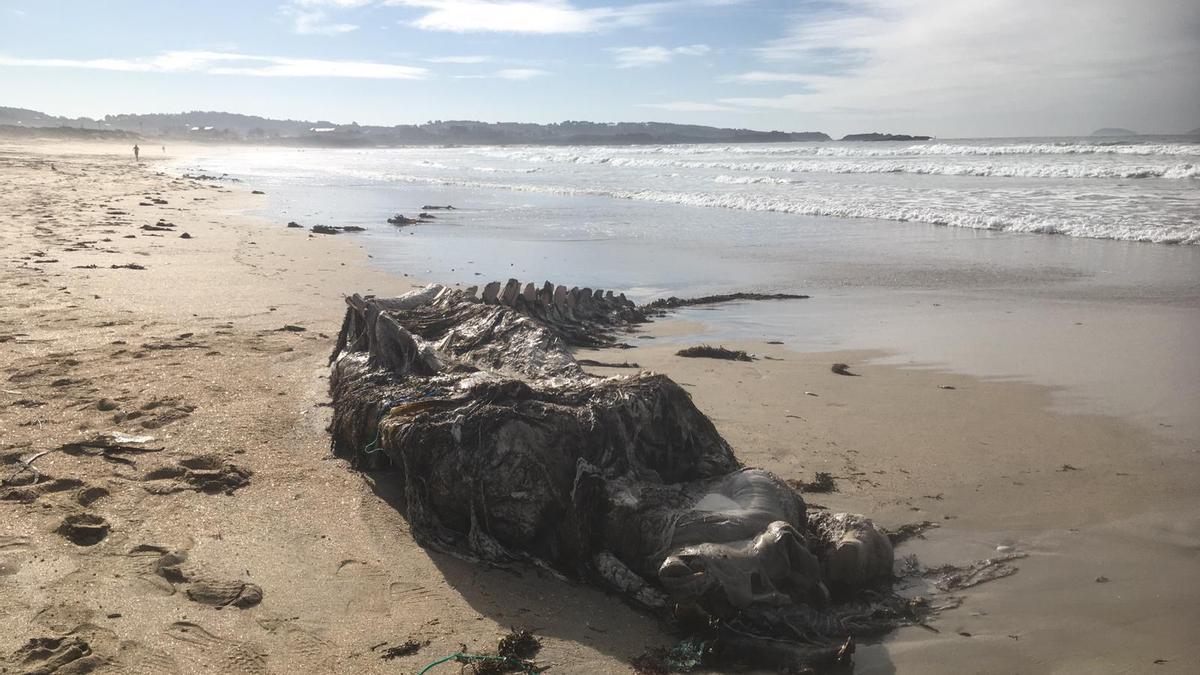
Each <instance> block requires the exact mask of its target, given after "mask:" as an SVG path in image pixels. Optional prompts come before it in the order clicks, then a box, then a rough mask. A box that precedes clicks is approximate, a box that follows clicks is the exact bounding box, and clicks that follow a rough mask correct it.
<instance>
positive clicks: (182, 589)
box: [0, 144, 1200, 673]
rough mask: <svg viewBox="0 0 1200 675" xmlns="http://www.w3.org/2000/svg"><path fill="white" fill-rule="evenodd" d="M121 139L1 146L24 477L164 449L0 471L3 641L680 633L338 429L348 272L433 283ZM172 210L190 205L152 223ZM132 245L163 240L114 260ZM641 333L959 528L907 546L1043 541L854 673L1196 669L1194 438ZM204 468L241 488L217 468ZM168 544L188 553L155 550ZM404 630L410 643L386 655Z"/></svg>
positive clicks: (370, 646) (680, 371)
mask: <svg viewBox="0 0 1200 675" xmlns="http://www.w3.org/2000/svg"><path fill="white" fill-rule="evenodd" d="M147 154H148V155H150V156H151V157H153V155H154V154H155V153H147ZM127 155H128V150H127V148H125V147H124V146H120V147H113V146H98V145H88V146H83V145H68V144H43V145H22V146H18V145H7V146H5V145H0V213H2V214H3V215H4V221H3V222H2V223H0V255H2V257H3V261H4V262H3V267H2V268H0V471H2V473H3V476H2V477H4V478H8V477H9V476H11V475H12V474H13V472H14V471H15V470H16V469H17V468H18V466H19V465H18V464H16V462H17V460H18V458H29V457H31V456H33V455H35V454H37V453H40V452H42V451H46V450H53V449H56V448H60V447H62V446H63V445H64V444H67V443H71V442H80V441H85V440H88V439H92V438H93V437H95V436H96V435H97V434H99V433H103V432H121V433H126V434H134V435H149V436H153V437H154V438H153V440H152V441H149V442H146V443H144V444H141V445H143V446H145V447H148V448H161V450H158V451H155V452H144V453H135V454H128V453H118V454H112V453H110V455H109V456H105V455H103V454H102V453H99V452H98V451H95V450H92V451H88V450H86V449H85V450H83V451H76V452H75V453H74V454H69V453H67V452H64V451H55V452H51V453H50V454H47V455H44V456H42V457H40V458H39V459H38V460H37V461H36V462H35V463H34V466H35V467H37V469H38V470H39V471H40V472H41V473H42V474H44V475H43V477H42V481H41V483H40V484H39V485H40V487H39V488H37V489H28V488H0V496H2V497H3V500H0V626H4V630H0V658H3V657H4V656H5V655H9V654H13V653H15V652H17V650H18V649H19V648H21V647H22V645H25V644H26V643H27V642H28V641H29V640H31V639H34V638H57V637H61V636H68V637H67V639H66V640H64V641H62V643H61V646H60V649H59V651H60V652H65V651H66V649H67V647H69V645H71V644H75V645H77V647H78V646H79V645H81V644H82V643H86V644H87V649H89V650H90V652H91V656H90V657H86V658H85V659H84V660H81V661H76V663H75V666H76V667H78V666H81V665H94V666H95V667H97V668H99V669H106V670H108V671H111V672H147V673H150V672H154V673H170V672H245V673H259V672H287V671H290V672H388V673H396V672H415V671H416V670H418V669H419V668H420V667H421V666H422V665H424V664H425V663H427V662H429V661H432V660H434V659H436V658H439V657H441V656H444V655H447V654H451V653H453V652H455V651H457V650H458V649H459V645H460V644H465V645H467V647H468V648H469V649H472V650H483V649H487V648H489V647H491V646H493V645H494V643H495V641H496V639H497V637H498V636H500V635H501V634H503V633H504V632H505V631H506V630H507V628H508V627H510V626H516V627H522V628H532V629H534V630H535V631H536V632H537V633H538V634H539V635H541V636H542V638H543V642H544V648H543V650H542V652H541V653H540V655H539V657H538V661H539V663H541V664H543V665H547V666H550V667H551V669H552V670H551V671H550V672H563V673H583V672H614V673H622V672H629V667H628V666H627V665H626V662H627V660H628V659H629V658H630V657H633V656H635V655H637V654H639V653H641V652H642V651H644V650H645V649H646V648H647V647H650V646H654V645H659V644H666V643H668V642H669V641H670V636H668V635H665V634H664V633H663V632H662V631H661V629H660V628H659V627H658V626H657V624H656V623H655V622H654V621H652V620H651V619H650V618H648V617H646V616H643V615H641V614H639V613H637V612H634V611H632V610H630V609H629V608H627V607H626V606H625V605H623V604H622V603H621V602H620V601H618V600H616V599H614V598H612V597H609V596H607V595H605V594H604V593H601V592H599V591H597V590H594V589H591V588H586V587H577V586H570V585H567V584H564V583H561V582H559V581H555V580H553V579H550V578H545V577H544V576H542V575H540V574H539V573H537V572H535V571H532V570H531V571H528V572H525V573H524V574H521V575H519V576H518V575H513V574H510V573H507V572H500V571H495V570H490V569H485V568H483V567H480V566H476V565H471V564H468V563H464V562H462V561H459V560H457V559H454V558H449V557H447V556H443V555H439V554H434V553H430V552H428V551H425V550H423V549H421V548H420V547H418V546H417V545H416V544H415V543H414V542H413V541H412V539H411V537H410V535H409V533H408V529H407V526H406V524H405V522H404V520H403V518H402V517H400V516H399V514H398V513H397V512H396V511H395V509H393V508H392V507H391V506H390V505H389V504H388V502H387V501H386V498H387V497H389V496H390V495H389V492H388V490H387V485H386V477H382V478H383V480H382V481H381V482H380V484H379V485H375V483H374V481H373V480H372V477H371V476H364V475H361V474H357V473H354V472H352V471H351V470H350V469H349V468H348V466H347V465H346V463H345V462H343V461H341V460H338V459H334V458H333V457H331V455H330V452H329V445H328V443H329V441H328V436H327V434H326V433H325V431H324V427H325V424H326V422H327V418H328V408H327V407H325V406H326V403H327V401H328V396H327V392H326V381H327V380H326V359H327V357H328V355H329V351H330V349H331V348H332V344H333V340H332V336H333V335H334V334H335V332H336V330H337V328H338V325H339V322H340V318H341V314H342V307H343V304H342V301H341V297H342V295H343V294H345V293H350V292H356V291H357V292H374V293H377V294H392V293H398V292H402V291H405V290H407V289H409V288H410V287H412V285H413V283H412V282H411V281H410V280H408V279H405V278H403V277H395V276H389V275H387V274H383V273H381V272H379V271H377V270H374V269H372V268H370V267H369V266H368V262H369V261H368V260H367V259H366V255H365V254H364V253H363V252H362V251H361V249H360V248H359V247H358V246H357V245H356V244H355V243H354V238H353V235H350V234H345V235H338V236H322V235H314V236H309V233H308V232H307V231H305V230H299V229H288V228H285V227H284V225H283V223H275V222H264V221H262V220H259V219H256V218H253V217H250V216H247V215H245V210H246V209H248V208H250V207H252V206H253V205H254V204H255V201H254V200H258V199H262V197H261V196H258V195H252V194H250V190H251V189H252V186H248V185H242V184H238V183H224V182H212V181H193V180H182V179H174V178H171V177H169V176H164V175H159V174H156V173H155V169H154V165H153V162H152V161H151V162H149V163H143V164H142V165H140V166H139V165H134V164H133V163H132V162H131V161H130V158H129V157H128V156H127ZM148 197H151V198H158V199H163V200H165V201H166V203H165V204H155V203H154V202H153V201H150V200H148V199H147V198H148ZM142 203H148V204H151V205H149V206H140V205H139V204H142ZM160 219H162V220H165V221H168V222H170V223H174V227H173V228H168V229H167V230H166V231H148V230H143V229H140V228H141V226H143V225H147V224H154V223H156V222H158V221H159V220H160ZM182 232H187V233H188V234H189V235H191V237H190V238H186V239H185V238H181V236H180V235H181V233H182ZM131 235H132V236H131ZM130 263H133V264H136V265H139V266H142V267H144V268H145V269H130V268H128V267H119V268H113V267H112V266H113V265H128V264H130ZM91 265H95V267H90V266H91ZM284 326H296V327H300V328H303V329H304V330H302V331H299V330H280V329H282V328H283V327H284ZM685 329H686V326H680V325H677V324H674V323H672V322H670V321H668V322H665V323H660V324H656V325H655V326H653V327H652V329H651V331H650V333H649V334H650V335H654V334H656V333H665V332H670V331H679V330H685ZM637 342H638V344H639V345H641V346H639V347H638V348H637V349H633V350H627V351H622V352H620V353H619V354H618V353H613V352H607V353H598V354H589V356H591V357H592V358H596V359H598V360H604V361H611V360H629V361H636V362H638V363H640V364H641V365H642V366H643V367H646V368H651V369H654V370H659V371H662V372H665V373H667V374H669V375H671V376H672V377H673V378H675V379H676V380H677V381H679V382H681V383H686V384H687V386H688V388H689V391H691V392H692V393H693V395H694V397H695V400H696V402H697V404H698V405H699V407H700V408H701V409H702V410H703V411H705V412H706V413H707V414H708V415H709V416H711V417H712V418H713V420H714V422H715V423H716V424H717V426H718V428H719V429H720V430H721V432H722V433H723V434H725V436H726V437H727V438H728V439H729V441H730V442H731V444H732V445H733V446H734V448H735V449H736V450H737V452H738V454H739V456H740V457H741V458H742V459H743V461H745V462H746V463H747V464H751V465H758V466H763V467H766V468H768V469H771V470H772V471H775V472H776V473H778V474H779V475H781V476H783V477H785V478H805V479H808V478H811V477H812V474H813V473H814V472H817V471H826V472H829V473H832V474H833V475H835V476H836V477H837V478H836V482H837V485H838V491H837V492H834V493H831V494H821V495H812V496H811V497H810V501H812V502H816V503H819V504H821V505H823V506H827V507H830V508H835V509H839V510H853V511H858V512H862V513H867V514H870V515H872V516H874V517H875V518H876V519H877V520H878V521H879V522H881V523H882V524H884V525H885V526H896V525H901V524H905V523H911V522H917V521H924V520H929V521H933V522H934V523H936V524H937V525H939V526H940V527H938V528H937V529H933V530H930V531H929V532H928V533H927V538H926V539H925V540H913V541H912V542H910V543H909V544H906V545H905V546H903V547H902V548H901V549H900V550H899V551H898V553H899V554H900V555H908V554H915V555H916V556H917V557H918V559H919V560H920V562H921V563H922V564H923V565H926V566H933V565H936V564H940V563H949V562H953V563H962V562H969V561H971V560H975V559H979V558H983V557H987V556H989V555H994V553H995V549H996V547H997V546H1010V547H1013V548H1014V549H1015V550H1017V551H1021V552H1025V553H1028V557H1027V558H1025V559H1023V560H1021V561H1019V567H1020V571H1019V572H1018V573H1017V574H1016V575H1015V576H1012V577H1009V578H1006V579H1001V580H998V581H994V582H990V583H988V584H984V585H981V586H978V587H976V588H973V589H970V590H968V591H965V592H962V593H960V594H959V595H961V596H962V598H963V605H962V606H961V607H960V608H959V609H956V610H951V611H947V612H944V613H942V614H941V615H940V616H939V617H938V618H937V619H936V620H935V621H934V622H933V624H932V625H933V626H934V627H935V628H936V629H937V630H938V631H940V632H937V633H933V632H930V631H926V630H923V629H919V628H911V629H904V630H901V631H899V632H897V633H896V634H894V635H893V636H890V637H889V638H888V639H887V640H885V641H884V643H883V644H876V645H864V646H862V647H860V651H859V654H858V668H857V670H856V672H864V673H868V672H869V673H888V672H920V673H926V672H947V673H961V672H987V673H1014V672H1080V673H1084V672H1086V673H1096V672H1145V671H1152V672H1164V673H1166V672H1181V673H1182V672H1195V669H1196V666H1197V664H1198V663H1200V644H1198V643H1197V642H1196V640H1195V635H1196V632H1197V629H1198V628H1200V597H1198V596H1200V590H1198V589H1200V510H1198V509H1197V507H1198V506H1200V496H1198V495H1197V491H1196V485H1197V484H1198V483H1197V479H1198V478H1200V471H1198V469H1197V456H1196V447H1195V442H1194V439H1189V438H1186V437H1184V436H1182V435H1172V430H1171V429H1150V428H1143V427H1139V426H1137V425H1135V424H1133V423H1131V422H1129V421H1125V420H1121V419H1117V418H1114V417H1105V416H1099V415H1085V414H1065V413H1063V412H1054V411H1053V406H1052V403H1051V391H1050V390H1049V389H1047V388H1044V387H1038V386H1034V385H1030V384H1021V383H1015V382H1010V381H994V380H982V379H976V378H969V377H965V376H962V375H953V374H948V373H944V372H938V371H935V370H928V369H906V368H901V367H898V366H895V365H881V364H878V363H876V362H875V359H876V358H877V357H882V356H885V355H886V353H885V352H856V353H836V354H830V353H798V352H794V351H789V350H788V349H787V347H786V345H782V346H779V345H764V344H747V345H740V347H741V348H744V349H747V350H749V351H752V352H755V353H757V354H758V355H760V356H762V357H767V356H769V357H771V359H767V358H760V359H759V360H757V361H755V362H753V363H737V362H725V361H712V360H704V359H695V360H691V359H682V358H678V357H675V356H674V355H673V352H674V347H671V348H668V347H660V346H655V342H654V341H653V340H644V341H642V340H639V341H637ZM728 346H731V347H732V346H735V345H728ZM880 347H881V348H886V347H887V345H880ZM834 361H842V362H847V363H850V364H852V366H853V367H852V370H853V371H854V372H857V373H859V374H860V375H861V376H860V377H845V376H840V375H836V374H833V373H831V372H830V369H829V365H830V364H831V363H833V362H834ZM595 371H596V372H603V373H619V372H623V371H613V370H609V369H603V368H597V369H595ZM942 387H953V389H949V388H942ZM806 392H811V393H812V394H816V396H811V395H808V394H807V393H806ZM101 401H103V403H101ZM102 408H104V409H102ZM246 472H249V475H248V479H245V478H244V476H245V474H246ZM26 475H28V474H26ZM18 478H22V477H18ZM243 480H245V484H244V485H239V483H240V482H242V481H243ZM214 481H216V483H215V484H216V485H218V487H223V488H226V489H225V490H224V491H221V490H217V491H215V493H213V494H209V493H207V492H205V491H202V490H199V489H196V488H197V486H203V485H205V484H208V485H213V484H214ZM18 482H19V481H18ZM206 482H207V483H206ZM80 514H91V515H94V516H99V517H100V518H102V519H103V520H104V522H105V523H107V525H108V527H109V530H108V533H107V536H106V537H105V538H104V539H103V540H102V541H101V542H100V543H98V544H95V545H91V546H81V545H77V544H75V543H72V542H70V541H68V540H67V538H65V537H64V536H62V535H61V534H59V533H58V532H57V530H58V529H59V528H60V525H61V524H62V523H63V522H64V520H65V519H68V518H69V517H72V516H78V515H80ZM164 551H167V552H173V553H175V554H178V558H177V559H176V560H179V559H182V562H181V563H180V564H178V565H176V566H170V565H167V568H166V569H163V564H164V562H165V563H170V562H172V559H170V558H166V559H164V558H163V552H164ZM156 566H157V567H156ZM1101 580H1102V581H1101ZM247 584H252V586H248V585H247ZM255 586H257V587H259V588H261V590H262V594H263V597H262V600H261V602H259V603H257V604H253V605H251V606H248V607H246V608H239V607H236V606H232V605H231V606H226V607H223V608H219V609H218V608H216V607H214V606H211V605H209V604H204V603H202V602H199V601H197V599H196V598H198V599H201V600H203V599H204V597H205V596H206V593H205V592H206V591H210V592H215V594H216V595H221V594H222V593H226V595H225V596H223V597H225V598H226V599H228V598H233V597H235V596H236V597H238V598H241V600H238V601H237V602H240V603H243V604H250V603H252V602H253V600H254V598H253V597H252V596H253V593H254V591H253V589H254V587H255ZM239 592H240V593H241V595H238V593H239ZM210 594H211V593H210ZM410 639H411V640H415V641H417V642H418V643H419V644H422V645H424V646H422V647H421V649H420V650H419V651H418V652H417V653H416V654H415V655H411V656H406V657H402V658H398V659H394V660H385V659H383V658H381V655H382V653H383V652H384V651H385V650H386V648H387V647H390V646H396V645H399V644H401V643H404V642H405V641H407V640H410ZM426 643H427V644H426ZM78 648H82V647H78ZM1156 660H1163V661H1164V662H1163V663H1156ZM9 665H10V667H11V666H13V665H17V664H12V663H10V664H9ZM21 669H22V667H17V668H16V670H17V671H18V672H20V671H21ZM455 669H456V667H454V666H445V667H443V668H442V669H441V670H440V671H435V672H454V671H455Z"/></svg>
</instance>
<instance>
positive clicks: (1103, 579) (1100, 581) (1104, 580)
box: [1096, 574, 1109, 584]
mask: <svg viewBox="0 0 1200 675" xmlns="http://www.w3.org/2000/svg"><path fill="white" fill-rule="evenodd" d="M1108 582H1109V579H1108V577H1106V576H1104V575H1103V574H1101V575H1100V576H1098V577H1096V583H1098V584H1107V583H1108Z"/></svg>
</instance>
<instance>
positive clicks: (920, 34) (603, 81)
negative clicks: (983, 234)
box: [0, 0, 1200, 138]
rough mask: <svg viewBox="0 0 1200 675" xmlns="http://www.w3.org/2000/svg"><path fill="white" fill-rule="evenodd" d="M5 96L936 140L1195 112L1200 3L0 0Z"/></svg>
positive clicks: (1169, 124)
mask: <svg viewBox="0 0 1200 675" xmlns="http://www.w3.org/2000/svg"><path fill="white" fill-rule="evenodd" d="M0 12H2V13H3V14H2V16H3V21H0V44H2V45H3V46H2V47H0V87H2V88H3V90H5V91H7V92H9V93H10V94H12V95H13V96H12V98H13V99H14V100H11V101H6V102H5V103H6V104H11V105H17V106H20V107H27V108H32V109H35V110H39V111H42V112H46V113H49V114H53V115H62V116H68V117H81V116H83V117H91V118H98V117H103V116H104V115H106V114H122V113H129V114H151V113H172V112H183V111H223V112H231V113H240V114H247V115H258V116H262V117H269V118H277V119H300V120H330V121H334V122H337V123H340V124H348V123H350V122H352V121H353V122H357V123H359V124H365V125H381V126H391V125H396V124H420V123H422V122H425V121H428V120H436V119H442V120H445V119H464V120H465V119H470V120H482V121H508V122H531V123H553V122H561V121H564V120H589V121H596V122H647V121H657V122H671V123H679V124H702V125H709V126H718V127H730V128H746V129H754V130H781V131H823V132H826V133H828V134H830V135H831V136H834V137H840V136H843V135H845V134H848V133H860V132H867V131H882V132H891V133H910V134H929V135H934V136H938V137H943V138H951V137H1015V136H1067V135H1085V134H1088V133H1090V132H1092V131H1094V130H1096V129H1099V128H1104V127H1121V128H1128V129H1131V130H1134V131H1136V132H1139V133H1141V134H1148V135H1151V134H1168V135H1169V134H1181V133H1186V132H1187V131H1190V130H1192V129H1195V128H1196V127H1198V126H1200V77H1197V76H1196V74H1197V73H1196V70H1197V68H1196V64H1197V63H1200V37H1198V36H1200V3H1194V2H1182V1H1177V0H1149V1H1148V2H1139V3H1133V2H1128V1H1126V0H1092V1H1087V2H1085V1H1083V0H1068V1H1064V2H1055V3H1038V2H1032V1H1030V0H993V1H990V2H986V3H944V2H937V1H935V0H814V1H808V0H805V1H803V2H783V1H781V0H667V1H662V2H596V1H592V0H576V1H574V2H571V1H568V0H290V1H287V2H282V3H256V4H251V5H244V4H232V3H205V4H204V5H203V6H194V5H177V4H175V3H152V2H147V1H145V0H127V1H122V2H116V3H109V4H107V5H98V4H96V3H87V2H72V1H68V2H61V3H55V4H54V6H46V3H37V2H32V1H30V0H14V1H12V2H8V3H6V6H5V7H4V8H3V9H0Z"/></svg>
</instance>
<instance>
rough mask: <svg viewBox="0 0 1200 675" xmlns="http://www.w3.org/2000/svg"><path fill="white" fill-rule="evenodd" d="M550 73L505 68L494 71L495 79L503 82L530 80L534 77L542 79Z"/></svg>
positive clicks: (537, 70) (534, 69) (531, 69)
mask: <svg viewBox="0 0 1200 675" xmlns="http://www.w3.org/2000/svg"><path fill="white" fill-rule="evenodd" d="M549 74H550V73H549V72H547V71H545V70H539V69H537V68H505V69H504V70H499V71H496V77H499V78H501V79H504V80H532V79H533V78H535V77H542V76H544V75H549Z"/></svg>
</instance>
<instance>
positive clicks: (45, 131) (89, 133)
mask: <svg viewBox="0 0 1200 675" xmlns="http://www.w3.org/2000/svg"><path fill="white" fill-rule="evenodd" d="M0 138H19V139H35V138H51V139H56V140H70V141H84V140H97V141H100V140H103V141H120V140H126V141H128V140H133V141H136V140H140V138H141V137H140V136H138V135H137V134H135V133H132V132H129V131H111V130H107V129H83V128H81V127H51V126H46V127H27V126H24V125H17V124H0Z"/></svg>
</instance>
